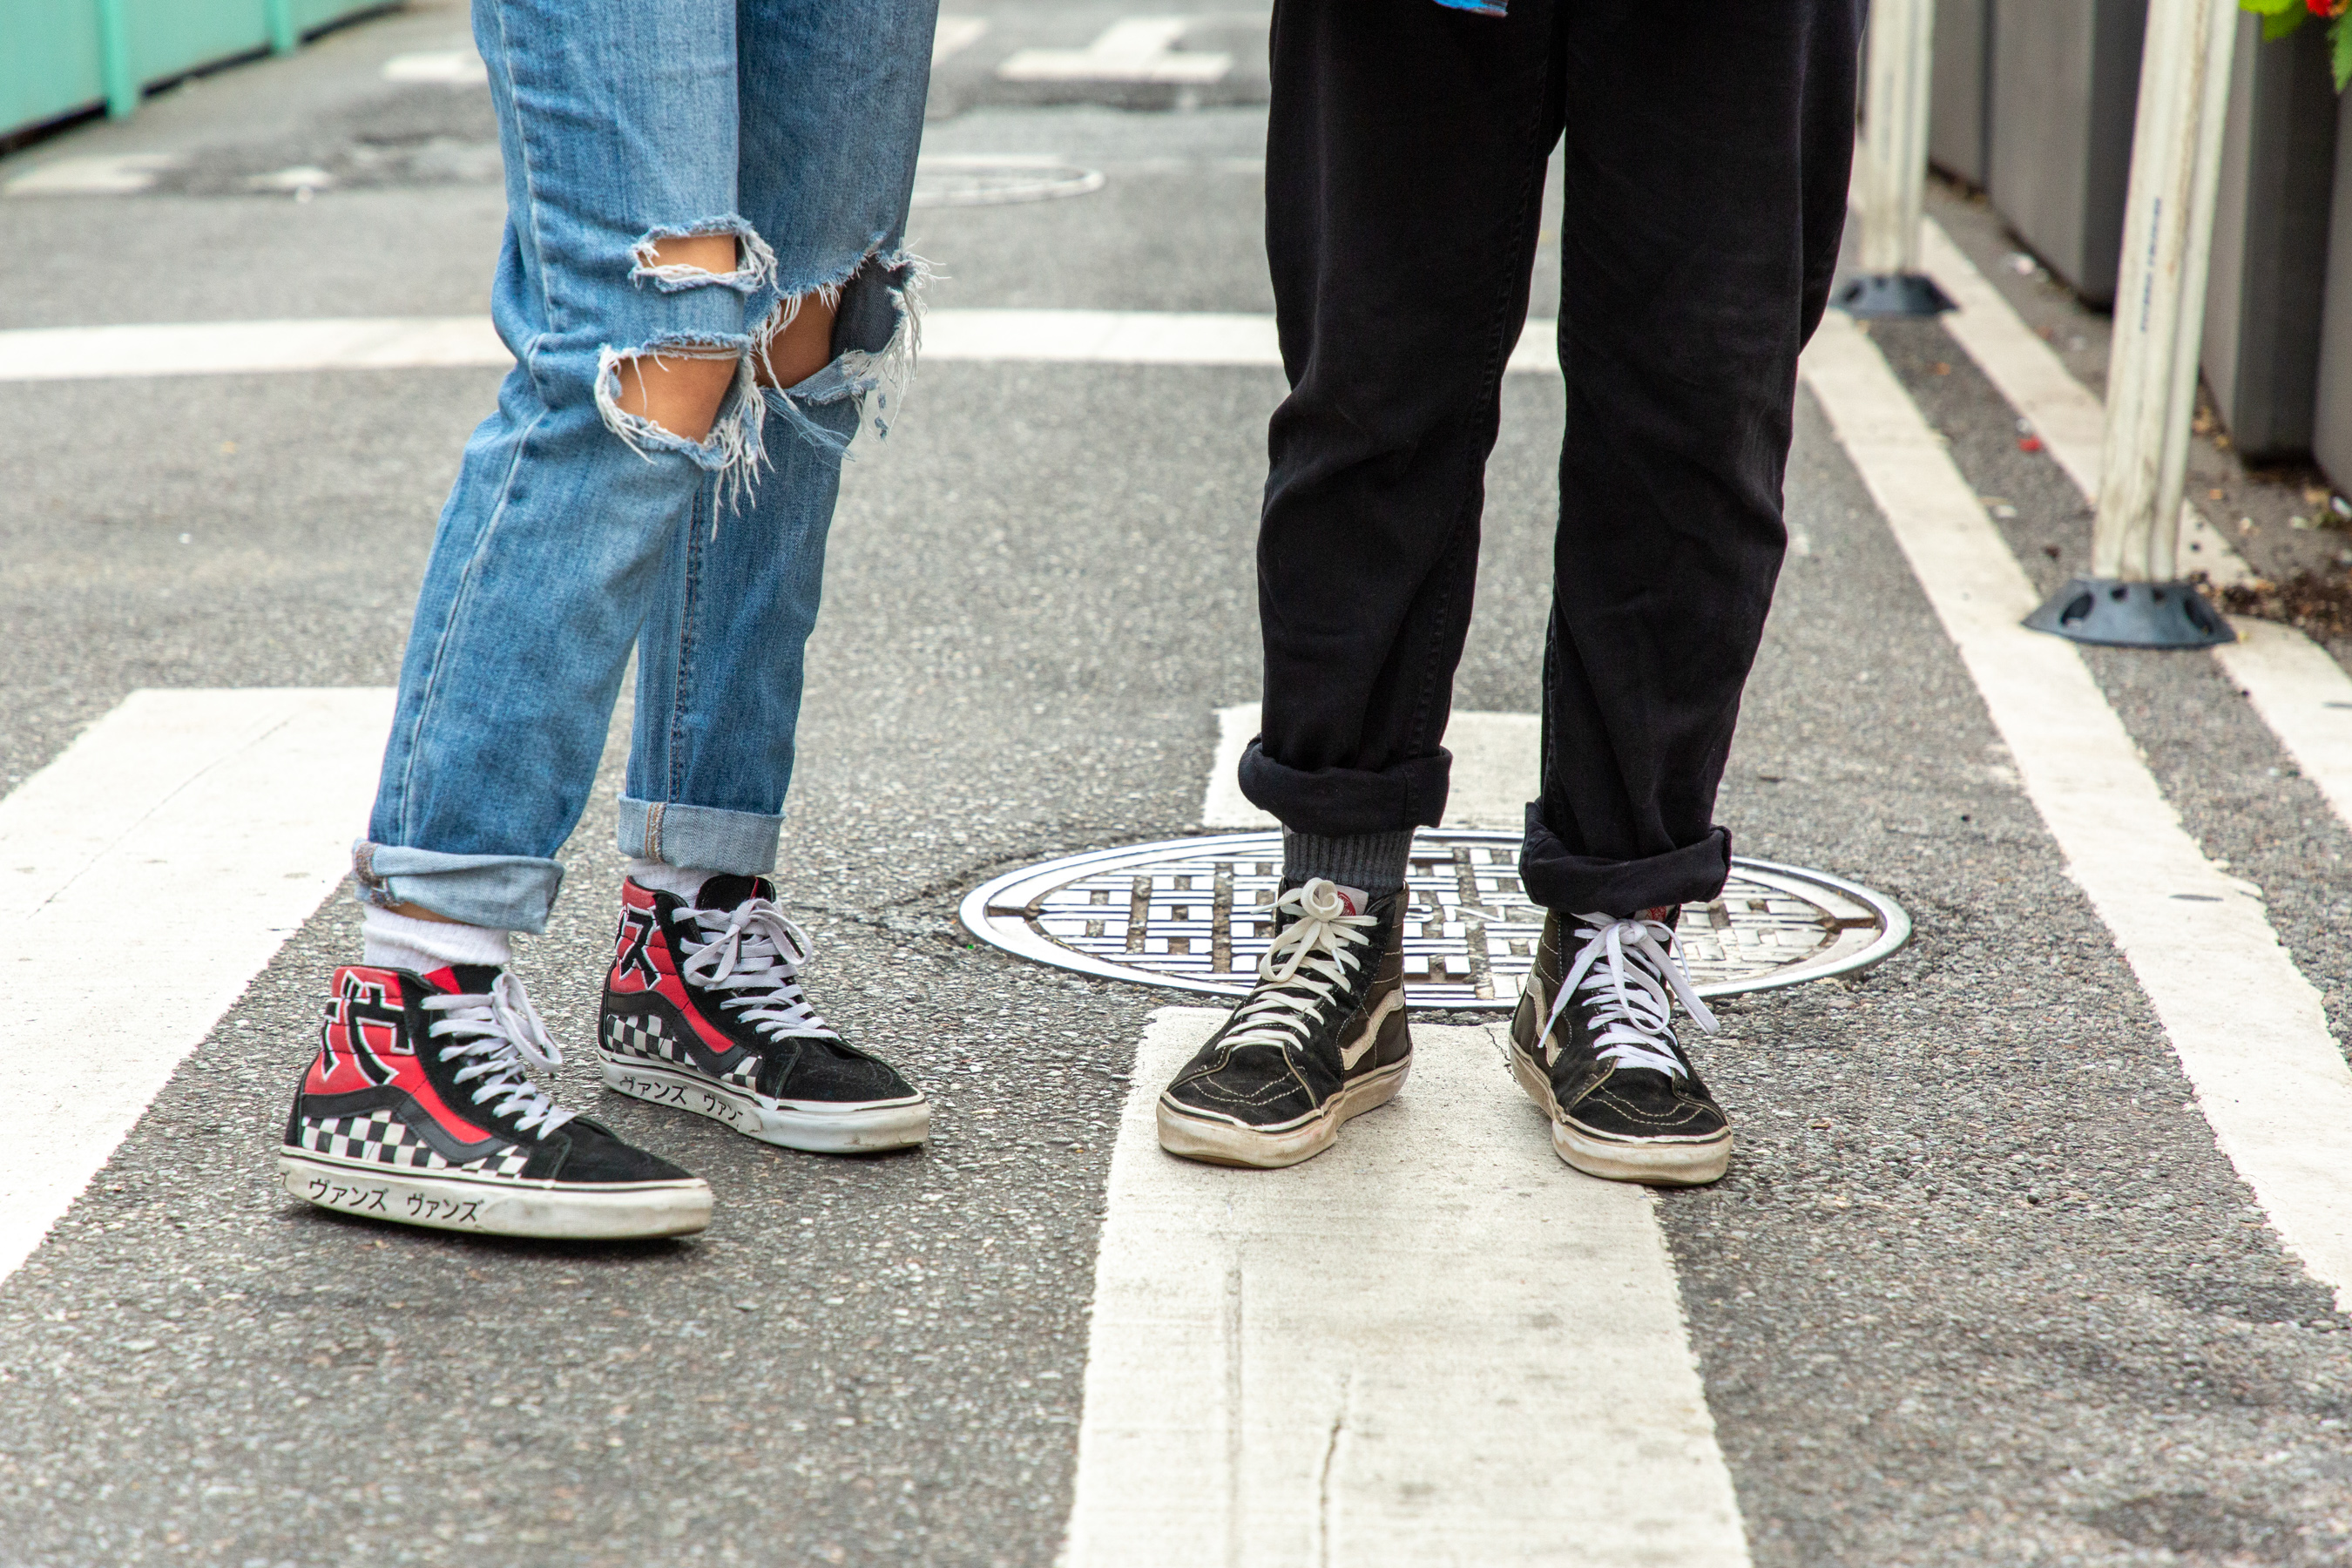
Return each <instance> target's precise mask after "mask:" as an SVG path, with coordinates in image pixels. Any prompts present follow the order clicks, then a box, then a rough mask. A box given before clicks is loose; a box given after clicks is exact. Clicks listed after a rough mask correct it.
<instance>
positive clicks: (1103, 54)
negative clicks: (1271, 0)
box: [996, 16, 1234, 87]
mask: <svg viewBox="0 0 2352 1568" xmlns="http://www.w3.org/2000/svg"><path fill="white" fill-rule="evenodd" d="M1195 20H1197V18H1195V17H1192V16H1129V17H1128V18H1127V19H1126V20H1124V21H1120V22H1114V23H1112V24H1111V25H1110V26H1108V27H1106V28H1104V29H1103V30H1102V32H1101V33H1100V34H1099V35H1098V36H1097V37H1096V38H1095V41H1094V42H1093V43H1091V44H1088V45H1087V47H1085V48H1083V49H1015V50H1014V51H1013V53H1012V54H1010V55H1007V56H1006V57H1005V58H1004V61H1003V64H1002V65H999V66H998V67H997V68H996V75H997V79H999V80H1001V81H1148V82H1178V83H1189V84H1191V85H1192V86H1195V87H1205V86H1207V85H1208V84H1209V83H1211V82H1215V81H1221V80H1223V79H1224V75H1225V73H1226V72H1227V71H1230V70H1232V69H1233V68H1234V57H1233V56H1231V55H1227V54H1214V53H1211V52H1209V51H1206V50H1203V51H1202V52H1200V53H1198V54H1192V53H1186V52H1181V51H1179V50H1178V49H1177V47H1176V46H1177V44H1179V43H1180V42H1181V41H1182V39H1183V37H1184V35H1185V33H1186V32H1187V31H1189V30H1190V29H1191V27H1192V24H1193V22H1194V21H1195Z"/></svg>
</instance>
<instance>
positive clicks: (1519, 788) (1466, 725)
mask: <svg viewBox="0 0 2352 1568" xmlns="http://www.w3.org/2000/svg"><path fill="white" fill-rule="evenodd" d="M1257 728H1258V704H1256V703H1255V702H1243V703H1239V704H1237V705H1235V706H1234V707H1231V708H1220V709H1218V710H1217V756H1216V761H1215V762H1213V763H1211V764H1210V767H1209V787H1208V789H1207V791H1206V793H1205V794H1204V795H1203V796H1202V802H1201V826H1203V827H1274V826H1278V825H1277V824H1276V822H1275V820H1274V818H1273V817H1271V816H1267V815H1266V814H1265V812H1263V811H1260V810H1259V809H1258V808H1257V807H1256V806H1255V805H1251V804H1250V803H1249V797H1248V796H1246V795H1243V794H1242V786H1241V784H1240V781H1239V780H1238V779H1237V778H1236V777H1235V771H1236V770H1237V769H1239V768H1240V766H1241V761H1242V752H1244V751H1245V750H1247V749H1248V747H1249V743H1250V742H1251V740H1252V739H1253V738H1255V736H1256V734H1257ZM1445 749H1446V750H1447V751H1449V752H1453V753H1454V771H1453V773H1452V774H1451V775H1450V777H1451V787H1450V789H1449V790H1448V791H1447V793H1446V797H1445V826H1448V827H1507V828H1513V829H1517V828H1520V827H1524V826H1527V820H1528V802H1529V801H1531V800H1533V799H1535V797H1536V791H1537V790H1538V789H1539V788H1540V787H1541V783H1540V781H1541V778H1542V773H1543V764H1542V756H1543V721H1542V720H1541V719H1539V718H1538V717H1537V716H1536V715H1535V714H1533V713H1456V714H1454V717H1453V719H1452V720H1451V721H1448V722H1447V724H1446V726H1445Z"/></svg>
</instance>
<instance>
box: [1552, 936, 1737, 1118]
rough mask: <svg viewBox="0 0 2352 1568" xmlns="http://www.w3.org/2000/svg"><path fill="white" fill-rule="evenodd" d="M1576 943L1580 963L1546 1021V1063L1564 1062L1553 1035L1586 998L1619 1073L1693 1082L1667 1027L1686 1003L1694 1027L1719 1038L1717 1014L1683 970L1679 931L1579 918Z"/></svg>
mask: <svg viewBox="0 0 2352 1568" xmlns="http://www.w3.org/2000/svg"><path fill="white" fill-rule="evenodd" d="M1576 935H1577V938H1578V940H1579V942H1580V943H1581V945H1580V946H1579V947H1578V949H1577V952H1576V962H1575V963H1573V964H1571V965H1570V966H1569V971H1568V975H1567V977H1566V978H1565V979H1563V980H1561V982H1560V983H1559V996H1558V997H1556V998H1555V999H1554V1000H1553V1002H1552V1005H1551V1016H1550V1017H1549V1018H1548V1019H1546V1020H1545V1022H1544V1033H1543V1037H1544V1039H1545V1040H1546V1041H1547V1042H1548V1043H1549V1050H1548V1051H1547V1053H1546V1055H1547V1059H1549V1060H1558V1059H1559V1044H1558V1042H1557V1037H1555V1036H1554V1035H1553V1033H1552V1031H1553V1030H1554V1029H1555V1028H1557V1027H1558V1026H1559V1017H1560V1015H1561V1014H1562V1013H1565V1012H1567V1011H1568V1005H1569V1004H1570V1002H1571V1001H1573V1000H1575V999H1576V997H1577V996H1578V995H1579V994H1584V995H1585V996H1586V999H1587V1001H1588V1003H1589V1004H1590V1005H1591V1007H1592V1013H1591V1017H1590V1020H1589V1022H1590V1023H1591V1027H1592V1044H1593V1047H1594V1049H1595V1053H1596V1054H1597V1055H1598V1056H1599V1058H1601V1060H1602V1061H1605V1062H1609V1063H1612V1064H1613V1065H1615V1066H1618V1067H1625V1068H1650V1069H1651V1070H1653V1071H1655V1072H1662V1073H1664V1074H1665V1075H1666V1076H1667V1077H1669V1078H1675V1079H1680V1078H1687V1077H1688V1076H1689V1075H1690V1069H1689V1068H1687V1067H1685V1065H1684V1063H1683V1060H1682V1058H1680V1057H1678V1056H1676V1055H1675V1049H1674V1046H1673V1044H1672V1042H1673V1039H1674V1036H1673V1033H1672V1031H1671V1030H1670V1029H1669V1027H1668V1023H1669V1020H1671V1018H1672V1017H1673V1016H1674V1005H1675V1002H1677V1001H1679V1002H1680V1003H1681V1004H1682V1005H1683V1008H1684V1010H1685V1011H1686V1012H1687V1013H1689V1014H1690V1016H1691V1021H1692V1022H1693V1023H1696V1025H1697V1026H1699V1027H1700V1028H1702V1029H1705V1030H1706V1032H1707V1033H1708V1034H1710V1035H1712V1034H1714V1033H1715V1031H1716V1022H1715V1015H1714V1014H1713V1013H1710V1012H1708V1011H1707V1008H1706V1003H1704V1002H1702V1001H1700V1000H1699V999H1698V993H1697V992H1696V991H1694V990H1692V989H1691V984H1690V976H1689V974H1688V973H1686V972H1685V970H1684V968H1683V960H1682V952H1681V950H1680V948H1679V947H1678V946H1677V945H1676V944H1675V928H1674V927H1672V926H1670V925H1668V924H1666V923H1665V922H1664V921H1653V920H1615V919H1612V917H1610V916H1608V915H1579V916H1578V917H1577V932H1576Z"/></svg>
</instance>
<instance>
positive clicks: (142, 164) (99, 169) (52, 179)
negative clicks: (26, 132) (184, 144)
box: [0, 153, 186, 196]
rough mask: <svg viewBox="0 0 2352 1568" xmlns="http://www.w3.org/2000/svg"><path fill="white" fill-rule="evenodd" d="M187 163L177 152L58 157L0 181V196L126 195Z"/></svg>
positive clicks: (135, 193)
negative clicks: (4, 181)
mask: <svg viewBox="0 0 2352 1568" xmlns="http://www.w3.org/2000/svg"><path fill="white" fill-rule="evenodd" d="M184 162H186V160H185V159H184V158H182V157H181V156H180V155H179V154H178V153H86V154H84V155H82V156H80V157H76V158H58V159H56V160H53V161H52V162H50V163H43V164H41V165H40V166H39V167H38V168H35V169H28V170H26V172H25V173H23V174H18V175H16V176H15V177H14V178H12V179H10V180H9V181H7V182H6V183H5V184H0V196H127V195H137V194H138V193H139V192H141V191H143V190H147V189H150V188H151V187H152V186H153V184H155V179H156V176H157V175H159V174H164V173H166V172H168V171H170V170H173V169H176V168H178V167H179V166H180V165H181V164H182V163H184Z"/></svg>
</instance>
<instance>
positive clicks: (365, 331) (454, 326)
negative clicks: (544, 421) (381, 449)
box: [0, 316, 513, 381]
mask: <svg viewBox="0 0 2352 1568" xmlns="http://www.w3.org/2000/svg"><path fill="white" fill-rule="evenodd" d="M509 363H513V362H512V360H511V358H510V356H509V354H508V353H507V350H506V345H505V344H504V343H502V342H499V335H498V333H497V332H495V331H492V330H491V329H490V322H489V318H488V317H487V316H446V317H439V316H413V317H398V316H394V317H378V318H373V319H370V318H356V319H352V320H344V321H333V320H318V321H193V322H170V323H163V324H156V325H136V326H119V327H28V328H18V329H16V330H15V331H5V332H0V381H79V380H87V379H95V378H99V377H104V376H151V375H235V374H251V373H257V372H270V371H298V370H416V369H425V368H438V367H443V366H451V365H503V364H509Z"/></svg>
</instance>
